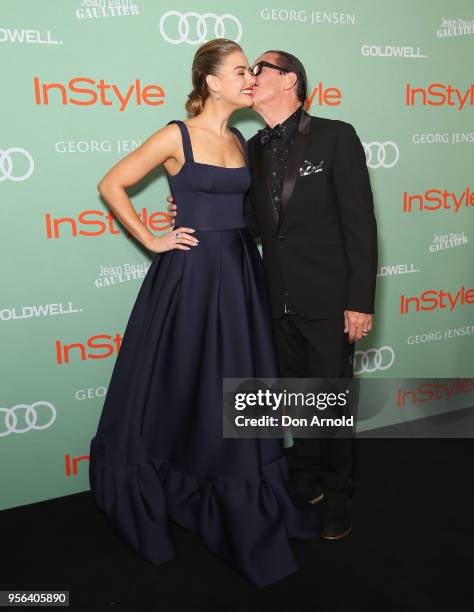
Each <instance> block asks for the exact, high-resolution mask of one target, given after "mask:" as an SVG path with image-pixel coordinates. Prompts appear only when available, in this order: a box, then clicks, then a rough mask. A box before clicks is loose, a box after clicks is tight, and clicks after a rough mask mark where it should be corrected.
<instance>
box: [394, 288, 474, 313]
mask: <svg viewBox="0 0 474 612" xmlns="http://www.w3.org/2000/svg"><path fill="white" fill-rule="evenodd" d="M466 304H474V287H472V288H471V289H466V288H465V287H464V285H463V286H462V287H461V288H460V289H459V290H458V291H457V292H456V293H451V292H450V291H444V290H443V289H439V290H436V289H428V290H426V291H423V293H422V294H421V295H420V296H416V295H414V296H411V297H409V296H407V295H405V294H403V293H402V295H401V296H400V314H402V315H404V314H408V312H409V310H412V311H415V312H420V311H426V310H445V309H446V308H448V309H449V310H450V311H451V312H452V311H453V310H454V309H455V308H458V307H459V306H465V305H466Z"/></svg>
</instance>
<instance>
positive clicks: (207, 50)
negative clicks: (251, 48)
mask: <svg viewBox="0 0 474 612" xmlns="http://www.w3.org/2000/svg"><path fill="white" fill-rule="evenodd" d="M235 51H242V47H241V46H240V45H238V44H237V43H236V42H234V41H233V40H228V39H227V38H214V39H213V40H210V41H209V42H206V43H204V44H203V45H201V46H200V47H199V49H198V50H197V51H196V53H195V55H194V59H193V65H192V68H191V75H192V83H193V90H192V92H191V93H190V94H189V95H188V100H187V102H186V105H185V107H186V110H187V111H188V113H189V114H190V115H199V113H200V112H202V109H203V108H204V102H205V101H206V99H207V98H208V97H209V88H208V86H207V83H206V76H207V75H208V74H213V75H216V74H217V71H218V69H219V66H220V65H221V64H222V62H223V61H224V59H225V58H226V57H227V55H230V54H231V53H234V52H235Z"/></svg>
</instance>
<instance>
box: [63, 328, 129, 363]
mask: <svg viewBox="0 0 474 612" xmlns="http://www.w3.org/2000/svg"><path fill="white" fill-rule="evenodd" d="M100 340H104V342H100ZM121 344H122V336H121V335H120V334H119V333H116V334H115V336H111V335H110V334H96V335H95V336H91V337H90V338H87V340H86V341H85V342H73V343H72V344H64V343H63V342H62V341H61V340H56V342H55V346H56V363H58V364H63V363H67V364H68V363H69V362H70V359H69V355H70V353H72V352H73V351H74V353H73V356H77V355H78V354H79V356H80V359H81V361H87V360H88V359H107V358H108V357H111V356H112V355H113V354H114V353H115V352H116V353H118V352H119V350H120V346H121ZM88 349H91V350H88ZM97 351H98V352H97Z"/></svg>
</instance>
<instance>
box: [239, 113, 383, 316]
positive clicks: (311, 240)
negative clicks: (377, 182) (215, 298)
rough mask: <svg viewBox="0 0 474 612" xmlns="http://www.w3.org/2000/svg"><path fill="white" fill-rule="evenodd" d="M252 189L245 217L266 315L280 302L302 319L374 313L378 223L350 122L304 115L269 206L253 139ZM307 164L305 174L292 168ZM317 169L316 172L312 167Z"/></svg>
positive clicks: (277, 312)
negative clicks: (256, 244) (266, 296)
mask: <svg viewBox="0 0 474 612" xmlns="http://www.w3.org/2000/svg"><path fill="white" fill-rule="evenodd" d="M248 150H249V163H250V170H251V174H252V186H251V188H250V190H249V192H248V193H247V196H246V200H245V215H246V220H247V224H248V227H249V230H250V233H251V234H252V236H254V237H257V236H260V238H261V241H262V252H263V263H264V266H265V270H266V273H267V280H268V284H269V288H270V297H271V303H272V315H273V317H274V318H278V317H280V316H281V315H282V314H283V309H284V303H285V301H286V302H287V304H289V305H290V307H291V309H292V310H293V311H294V312H296V313H297V314H299V315H301V316H302V317H305V318H308V319H320V318H330V317H336V316H342V315H343V312H344V310H346V309H347V310H355V311H358V312H365V313H373V312H374V294H375V282H376V275H377V225H376V219H375V214H374V205H373V199H372V190H371V186H370V180H369V174H368V170H367V165H366V159H365V153H364V149H363V146H362V143H361V142H360V140H359V137H358V136H357V133H356V131H355V129H354V127H353V126H352V125H351V124H350V123H346V122H345V121H340V120H337V119H323V118H321V117H312V116H311V115H309V114H308V113H306V111H304V110H303V112H302V115H301V119H300V122H299V124H298V128H297V130H296V133H295V142H294V145H293V148H292V150H291V156H290V159H289V160H288V169H287V172H286V174H285V177H284V181H283V188H282V197H281V215H280V218H278V215H277V213H276V212H275V209H274V207H273V204H272V201H271V196H270V186H269V177H268V176H267V175H266V173H265V166H264V160H263V155H262V153H263V150H262V147H261V145H260V142H259V137H258V134H256V135H255V136H253V137H252V138H251V139H250V140H249V141H248ZM305 162H310V163H311V164H312V165H313V166H314V167H315V168H313V172H312V173H309V174H307V175H306V176H301V175H300V173H299V169H300V168H301V167H302V166H303V165H306V164H305ZM320 162H322V165H321V166H320V167H321V168H322V169H321V170H320V171H317V172H315V171H314V170H316V169H318V164H320Z"/></svg>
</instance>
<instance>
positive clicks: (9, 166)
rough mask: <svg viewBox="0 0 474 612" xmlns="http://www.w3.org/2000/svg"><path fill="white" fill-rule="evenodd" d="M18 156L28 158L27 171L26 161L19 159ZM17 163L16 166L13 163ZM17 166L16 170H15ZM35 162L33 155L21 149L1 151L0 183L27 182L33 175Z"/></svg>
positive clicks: (12, 148)
mask: <svg viewBox="0 0 474 612" xmlns="http://www.w3.org/2000/svg"><path fill="white" fill-rule="evenodd" d="M18 155H22V156H23V157H24V158H26V162H27V170H26V171H25V170H24V165H25V164H24V161H20V160H19V159H18V157H17V156H18ZM14 160H16V161H15V164H14V163H13V162H14ZM14 165H15V168H14ZM34 167H35V162H34V161H33V157H32V156H31V153H29V152H28V151H25V149H21V148H20V147H10V148H9V149H0V182H1V181H6V180H10V181H17V182H19V181H26V179H28V178H30V176H31V175H32V174H33V169H34ZM20 172H23V174H17V173H20Z"/></svg>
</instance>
